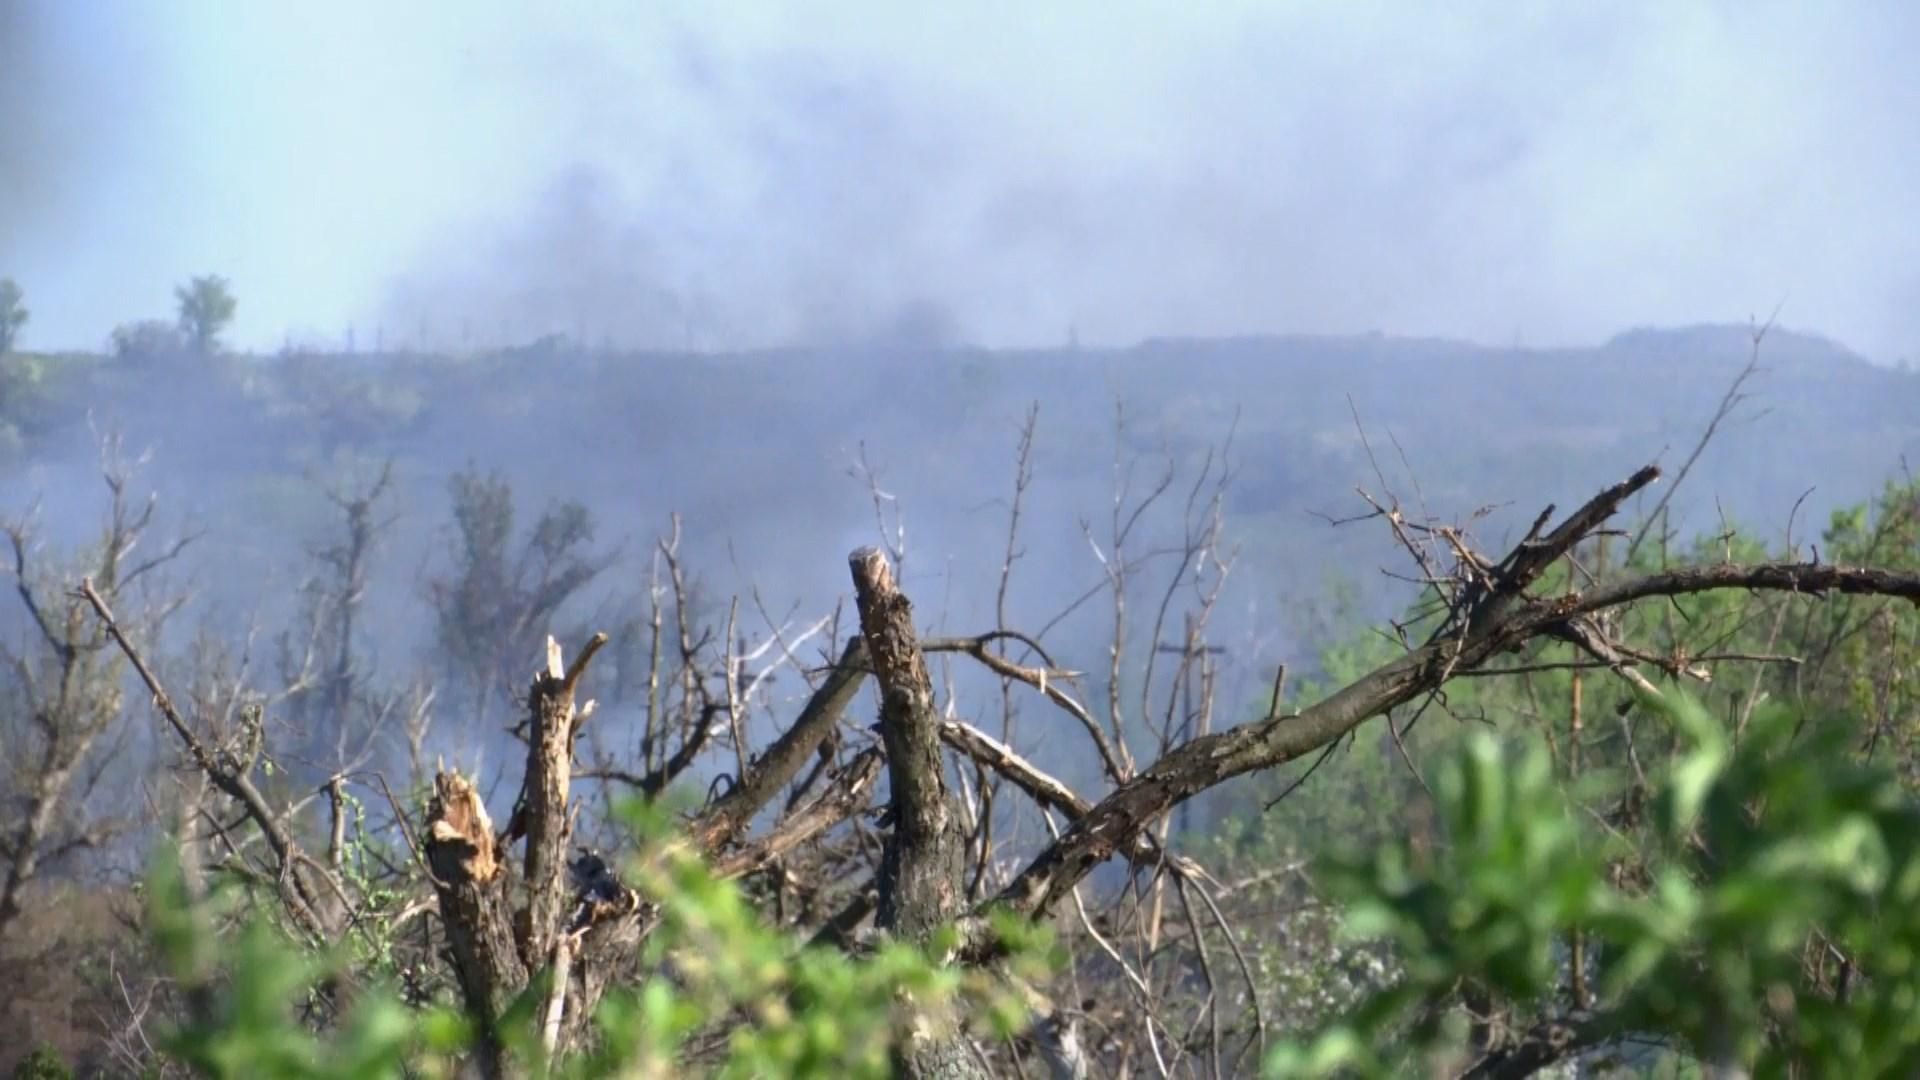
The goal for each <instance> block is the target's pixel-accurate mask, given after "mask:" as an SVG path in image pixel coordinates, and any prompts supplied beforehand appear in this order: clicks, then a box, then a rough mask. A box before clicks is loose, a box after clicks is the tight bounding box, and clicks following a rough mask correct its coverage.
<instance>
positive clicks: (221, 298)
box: [173, 274, 239, 356]
mask: <svg viewBox="0 0 1920 1080" xmlns="http://www.w3.org/2000/svg"><path fill="white" fill-rule="evenodd" d="M173 295H174V299H175V300H176V301H178V303H179V309H180V333H181V334H182V335H183V336H185V337H186V339H187V341H188V343H189V344H191V345H192V346H193V351H194V352H197V353H199V354H200V355H202V356H212V355H213V354H214V353H216V352H218V351H220V334H221V332H222V331H224V330H226V328H227V325H228V324H229V323H231V322H233V312H234V309H235V308H237V307H239V301H237V300H235V299H234V298H233V293H232V291H231V290H230V289H229V288H228V287H227V279H226V278H223V277H221V276H219V275H218V274H205V275H202V276H200V277H197V278H194V279H193V280H192V281H190V282H188V283H187V284H185V285H181V286H179V287H177V288H175V289H174V290H173Z"/></svg>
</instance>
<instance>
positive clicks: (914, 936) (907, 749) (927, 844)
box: [847, 547, 986, 1080]
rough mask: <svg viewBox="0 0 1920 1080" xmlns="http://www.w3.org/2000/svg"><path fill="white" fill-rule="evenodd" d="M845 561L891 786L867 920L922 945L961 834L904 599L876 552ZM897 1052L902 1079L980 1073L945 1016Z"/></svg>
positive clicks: (937, 921)
mask: <svg viewBox="0 0 1920 1080" xmlns="http://www.w3.org/2000/svg"><path fill="white" fill-rule="evenodd" d="M847 561H848V564H849V566H850V567H851V569H852V571H853V585H854V594H855V601H856V603H857V604H858V606H859V609H860V632H861V636H862V637H863V638H864V639H865V640H866V644H867V655H868V657H869V658H871V660H872V663H873V672H874V678H875V681H876V682H877V683H878V684H879V687H880V741H881V744H882V746H884V747H885V749H886V754H887V774H888V779H889V783H890V786H891V789H892V793H891V801H890V804H889V816H890V817H891V819H892V823H893V829H892V832H891V833H889V834H888V837H887V842H886V849H885V852H884V853H883V855H882V859H881V865H880V880H879V884H880V899H879V907H878V909H877V911H876V913H875V917H874V918H875V923H876V925H877V926H878V927H879V929H880V930H882V931H884V932H887V933H891V934H895V935H898V936H899V937H901V938H904V939H906V940H908V941H913V942H916V943H921V944H924V943H926V942H927V941H929V940H930V939H931V938H932V936H933V934H934V933H935V931H937V930H939V929H940V928H941V927H943V926H946V925H948V924H950V923H951V922H952V921H953V920H954V918H955V917H956V916H957V915H959V914H960V911H961V906H962V900H963V893H962V887H961V869H962V864H963V859H964V856H965V847H966V838H965V836H964V834H963V831H962V830H961V828H960V826H959V817H958V814H957V813H956V808H955V807H954V805H953V800H952V798H951V796H950V795H949V793H948V791H947V782H946V775H945V771H944V764H943V762H942V759H941V752H940V718H939V715H938V714H937V713H936V712H935V711H934V707H933V682H932V680H931V679H929V678H928V676H927V662H926V657H925V656H923V655H922V653H921V651H920V643H919V640H918V638H917V637H916V636H915V634H914V630H913V605H912V604H911V603H909V602H908V600H907V598H906V596H905V594H903V593H901V592H900V590H899V588H898V587H897V586H896V585H895V583H894V580H893V570H892V568H891V567H890V566H889V565H888V564H887V558H886V556H885V555H883V554H882V553H881V552H880V551H879V550H878V549H876V548H870V547H868V548H860V549H859V550H857V551H855V552H854V553H853V554H852V555H850V556H849V557H848V560H847ZM896 1053H897V1058H896V1062H895V1064H896V1067H897V1068H898V1070H899V1071H900V1072H901V1073H902V1074H904V1075H906V1076H910V1077H920V1078H932V1077H939V1078H942V1080H948V1078H959V1077H968V1078H972V1077H984V1076H985V1075H986V1073H985V1072H984V1071H983V1070H982V1069H981V1067H980V1065H979V1062H978V1059H977V1058H976V1057H975V1055H974V1054H973V1052H972V1050H971V1048H970V1047H968V1046H967V1041H966V1036H965V1035H964V1033H963V1032H962V1031H961V1030H960V1025H959V1023H958V1018H957V1017H954V1016H951V1015H943V1014H939V1013H934V1012H928V1011H921V1012H920V1013H919V1014H918V1015H916V1016H915V1017H914V1023H913V1028H912V1030H911V1031H910V1032H909V1034H908V1037H907V1040H906V1042H905V1044H904V1045H902V1046H901V1047H900V1048H899V1049H898V1050H897V1052H896Z"/></svg>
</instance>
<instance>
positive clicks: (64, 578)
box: [0, 437, 192, 937]
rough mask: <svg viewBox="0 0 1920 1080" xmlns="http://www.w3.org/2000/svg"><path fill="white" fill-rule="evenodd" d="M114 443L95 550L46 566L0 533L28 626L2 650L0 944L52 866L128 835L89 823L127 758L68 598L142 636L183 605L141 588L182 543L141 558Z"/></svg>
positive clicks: (108, 676)
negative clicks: (5, 677)
mask: <svg viewBox="0 0 1920 1080" xmlns="http://www.w3.org/2000/svg"><path fill="white" fill-rule="evenodd" d="M136 464H137V463H130V462H128V461H126V460H124V459H123V457H122V454H121V447H120V443H119V440H118V439H117V438H112V437H110V438H108V439H106V440H104V441H103V444H102V448H101V473H102V477H103V479H104V480H105V482H106V487H107V492H108V495H109V505H108V511H107V517H106V522H105V524H104V526H103V528H102V530H101V536H100V539H99V541H98V542H97V543H96V544H95V545H94V546H93V547H92V549H91V550H89V551H87V552H86V553H84V554H83V555H81V556H79V557H78V558H76V559H75V560H73V563H72V564H71V565H61V564H60V562H59V560H57V559H53V558H50V557H49V556H48V553H47V552H46V551H45V550H44V549H43V548H42V547H40V545H39V544H38V543H37V540H36V534H35V531H34V525H33V521H32V518H31V516H29V517H28V518H27V519H24V520H19V521H12V522H7V523H5V524H4V525H0V532H4V533H5V535H6V538H7V542H8V546H9V553H10V556H11V558H10V561H9V565H8V567H7V569H8V571H9V572H10V574H11V576H12V578H13V591H14V594H15V596H16V597H17V598H18V599H19V602H20V607H21V609H22V610H23V611H24V612H25V614H26V617H27V618H26V624H27V631H26V634H25V637H24V640H23V641H21V642H19V643H17V644H15V643H8V644H4V645H0V660H4V662H5V663H6V665H7V667H8V668H9V673H10V674H11V676H12V680H11V685H10V687H9V693H10V695H11V696H13V697H14V701H13V702H11V703H10V704H11V706H12V707H10V708H8V709H7V711H6V716H7V720H6V723H7V725H8V730H7V731H6V734H5V743H6V746H7V748H8V751H7V756H8V766H9V768H8V771H7V773H6V775H5V777H4V783H5V786H6V798H7V802H8V803H9V804H10V805H11V806H12V807H13V808H14V809H13V810H12V811H10V812H9V814H8V815H7V825H6V826H5V831H4V833H0V858H4V860H5V862H6V868H7V869H6V876H5V879H4V883H0V937H4V935H5V933H6V930H7V928H8V927H9V926H11V925H12V923H13V922H14V920H15V919H16V918H17V917H18V916H19V915H20V913H21V910H22V903H23V899H24V893H25V890H26V889H27V887H28V886H29V885H30V884H31V883H32V882H33V881H34V879H35V878H36V877H37V876H38V875H39V873H40V872H41V870H42V869H43V868H45V867H46V866H48V865H50V864H54V863H57V862H58V861H59V860H61V859H63V858H65V857H66V856H69V855H71V854H73V853H75V852H78V851H82V850H86V849H91V848H98V847H101V846H102V845H104V844H105V843H106V842H107V841H108V840H109V839H110V838H111V837H113V836H114V835H115V834H116V833H118V832H119V831H120V830H121V829H123V828H124V827H125V826H126V825H127V824H128V823H127V822H126V821H125V820H123V819H119V818H115V817H111V816H107V817H96V816H94V811H93V808H94V807H95V806H96V805H97V803H98V802H99V801H100V800H96V799H95V798H94V796H95V795H96V793H98V792H99V791H100V785H101V784H102V782H103V781H104V780H105V778H106V777H107V776H108V775H109V770H111V769H112V768H113V767H114V766H115V765H116V764H117V763H119V759H120V757H121V756H122V755H123V752H124V751H125V749H126V747H127V745H128V742H129V739H128V737H127V736H128V734H129V733H128V732H127V731H126V729H125V727H124V725H123V724H122V722H121V721H122V713H121V706H122V702H123V696H122V688H121V680H122V678H123V676H124V674H125V671H126V668H125V665H124V663H123V662H122V661H121V659H120V657H119V655H118V654H117V653H116V652H115V650H114V648H113V642H112V641H111V639H110V638H109V636H108V634H107V632H106V631H105V630H104V629H103V628H102V627H101V626H100V625H99V624H97V623H96V622H95V621H94V620H93V619H92V618H91V616H90V615H89V614H88V612H87V610H86V605H85V604H84V603H83V602H82V601H81V600H79V599H78V598H77V597H75V596H73V595H72V590H73V587H74V585H75V584H76V583H77V582H78V581H80V580H82V579H87V580H92V581H94V582H96V583H97V588H98V589H99V590H100V591H101V594H102V595H103V596H109V597H113V598H115V599H121V598H124V599H125V601H126V602H127V605H128V606H131V607H133V608H134V609H135V610H136V611H137V612H138V615H137V620H138V625H139V626H140V627H141V628H142V630H143V632H146V633H151V632H153V631H154V630H157V629H158V627H159V626H160V624H161V623H162V622H163V621H164V620H165V619H166V618H167V616H168V615H170V614H172V613H173V612H174V611H175V610H176V609H177V608H178V607H179V605H180V604H181V603H182V602H183V601H184V597H183V596H178V595H174V596H159V595H156V594H154V593H150V592H149V591H148V590H147V589H146V586H147V585H148V584H150V583H151V582H152V581H153V580H154V579H155V578H156V576H157V573H158V572H159V571H161V570H162V569H163V568H165V567H166V566H167V565H168V564H169V563H171V562H172V561H173V560H174V559H175V558H177V557H178V556H179V555H180V553H181V551H182V550H183V549H184V548H185V547H186V545H187V544H188V543H189V542H191V540H192V537H190V536H189V537H185V538H182V539H180V540H177V541H175V542H174V543H173V544H171V545H168V546H165V547H161V548H157V549H154V550H151V551H148V550H143V545H146V546H151V540H150V538H149V535H148V534H149V533H150V532H151V530H152V526H153V516H154V509H155V501H154V500H153V499H152V498H148V499H147V500H145V501H137V500H135V499H133V498H132V497H131V496H130V494H129V491H128V486H129V484H130V483H131V482H132V476H133V473H134V467H135V465H136Z"/></svg>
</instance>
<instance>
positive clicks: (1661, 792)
mask: <svg viewBox="0 0 1920 1080" xmlns="http://www.w3.org/2000/svg"><path fill="white" fill-rule="evenodd" d="M1644 704H1645V705H1646V706H1647V707H1648V708H1650V709H1651V710H1652V711H1653V712H1655V713H1656V714H1657V715H1659V716H1662V717H1664V718H1666V720H1667V721H1669V722H1670V724H1671V725H1672V728H1673V730H1674V733H1675V735H1676V736H1677V737H1678V738H1679V739H1680V740H1681V742H1682V745H1683V751H1682V752H1681V753H1680V754H1679V755H1677V756H1676V757H1675V758H1674V759H1673V761H1672V763H1671V765H1670V766H1669V767H1668V768H1667V769H1665V770H1664V772H1663V773H1662V774H1661V775H1660V776H1658V777H1657V778H1655V779H1654V780H1653V785H1652V790H1651V798H1650V799H1649V801H1648V803H1647V809H1648V813H1647V815H1646V820H1645V821H1644V823H1643V824H1642V825H1641V826H1640V827H1639V828H1637V829H1636V828H1633V827H1632V823H1630V822H1600V821H1596V819H1595V816H1594V815H1592V814H1589V813H1587V812H1586V811H1585V810H1583V809H1582V808H1581V807H1580V806H1579V805H1578V803H1577V802H1576V801H1575V800H1574V798H1573V797H1572V795H1573V794H1574V793H1570V792H1568V791H1567V790H1565V788H1564V787H1563V786H1562V785H1561V784H1560V783H1558V782H1557V781H1556V780H1555V777H1554V772H1553V768H1552V765H1551V762H1550V759H1549V757H1548V755H1547V752H1546V750H1545V749H1544V748H1543V747H1542V746H1541V745H1540V744H1539V743H1537V742H1533V741H1526V742H1520V743H1503V742H1501V741H1499V740H1498V739H1496V738H1495V737H1494V736H1493V735H1491V734H1489V733H1486V732H1484V731H1483V732H1477V733H1475V734H1473V735H1472V736H1471V737H1469V738H1468V740H1467V741H1466V745H1465V747H1464V748H1463V749H1462V751H1461V752H1459V753H1457V754H1455V755H1454V756H1452V757H1451V758H1450V759H1449V760H1448V761H1447V762H1446V763H1445V765H1444V767H1442V768H1441V769H1440V770H1439V771H1438V773H1437V777H1436V779H1437V783H1436V796H1437V802H1438V806H1439V812H1440V816H1441V820H1442V822H1443V825H1444V830H1445V837H1446V842H1445V843H1444V844H1442V845H1440V846H1439V847H1438V848H1437V849H1436V850H1435V851H1433V852H1432V853H1431V855H1430V857H1428V858H1426V859H1424V860H1423V859H1421V858H1420V857H1418V856H1417V855H1416V852H1415V850H1414V849H1413V847H1412V846H1411V845H1410V844H1408V843H1406V842H1404V841H1402V842H1394V843H1388V844H1385V845H1382V846H1380V847H1378V848H1377V849H1375V850H1373V851H1371V852H1360V851H1354V852H1349V853H1347V854H1346V855H1345V856H1342V857H1338V858H1335V859H1332V860H1329V861H1328V863H1327V864H1326V866H1325V867H1324V880H1325V881H1326V883H1327V884H1328V887H1329V888H1330V889H1331V890H1332V891H1333V893H1334V894H1335V895H1336V896H1338V897H1339V898H1340V899H1342V900H1343V901H1345V903H1346V904H1347V905H1348V921H1347V931H1348V932H1349V933H1350V934H1352V935H1354V936H1355V937H1358V938H1361V939H1367V940H1374V941H1380V942H1385V943H1388V944H1390V945H1391V947H1392V949H1393V951H1394V953H1395V954H1396V956H1397V957H1398V958H1399V961H1400V963H1401V965H1402V968H1403V970H1404V976H1403V977H1402V978H1401V980H1400V981H1399V982H1398V983H1397V984H1395V985H1394V986H1392V987H1390V988H1388V989H1386V990H1384V991H1382V992H1380V993H1378V994H1375V995H1373V996H1371V997H1370V998H1369V999H1368V1000H1367V1001H1365V1002H1364V1003H1363V1004H1362V1005H1361V1006H1360V1007H1359V1008H1358V1009H1356V1010H1355V1011H1353V1012H1352V1013H1350V1014H1348V1015H1346V1016H1344V1017H1342V1018H1341V1019H1340V1020H1338V1021H1336V1022H1334V1023H1332V1024H1329V1025H1327V1026H1325V1027H1323V1028H1322V1029H1321V1030H1319V1031H1317V1032H1315V1033H1313V1034H1311V1035H1310V1036H1309V1037H1307V1038H1303V1039H1299V1040H1295V1041H1293V1042H1289V1043H1287V1044H1285V1045H1282V1046H1280V1047H1278V1048H1276V1049H1275V1050H1274V1052H1273V1053H1272V1054H1271V1056H1270V1057H1269V1059H1268V1062H1267V1064H1268V1070H1269V1072H1270V1074H1272V1075H1276V1076H1321V1075H1329V1074H1332V1073H1336V1072H1357V1073H1361V1074H1365V1075H1388V1074H1392V1073H1396V1072H1398V1071H1402V1070H1404V1069H1406V1068H1407V1067H1408V1066H1409V1065H1410V1064H1412V1063H1414V1062H1415V1061H1419V1060H1421V1059H1427V1060H1432V1059H1435V1058H1439V1057H1443V1056H1445V1055H1449V1054H1457V1053H1458V1052H1459V1050H1460V1048H1461V1047H1465V1046H1469V1045H1472V1044H1474V1043H1475V1042H1480V1043H1482V1044H1483V1045H1482V1046H1480V1047H1477V1048H1476V1049H1477V1050H1483V1051H1485V1052H1486V1054H1487V1056H1488V1059H1489V1060H1493V1061H1500V1060H1510V1061H1512V1062H1515V1063H1517V1062H1519V1061H1521V1060H1529V1061H1533V1062H1537V1063H1538V1064H1542V1065H1544V1064H1545V1063H1547V1062H1549V1061H1552V1060H1553V1059H1555V1058H1557V1057H1560V1056H1562V1055H1570V1054H1581V1053H1589V1054H1597V1053H1600V1052H1602V1051H1605V1050H1607V1049H1608V1048H1612V1049H1614V1050H1616V1051H1620V1052H1624V1048H1625V1047H1626V1046H1627V1045H1629V1043H1631V1044H1635V1045H1640V1046H1648V1045H1652V1046H1656V1047H1661V1048H1664V1050H1665V1051H1666V1052H1668V1053H1671V1054H1678V1055H1681V1056H1684V1057H1687V1058H1692V1059H1695V1060H1697V1061H1701V1062H1703V1063H1720V1064H1731V1063H1739V1064H1742V1065H1745V1066H1749V1067H1750V1068H1751V1069H1752V1070H1753V1072H1754V1073H1755V1074H1756V1075H1785V1074H1788V1073H1790V1072H1791V1073H1796V1074H1806V1073H1811V1074H1812V1075H1822V1076H1842V1075H1845V1076H1875V1075H1893V1074H1900V1075H1912V1074H1913V1072H1914V1070H1915V1069H1916V1068H1920V1008H1917V1006H1920V976H1917V975H1916V969H1915V960H1916V957H1920V907H1917V906H1916V901H1920V806H1916V804H1915V802H1914V801H1913V799H1912V798H1911V797H1910V796H1909V795H1908V794H1907V792H1906V791H1905V790H1904V789H1903V788H1902V786H1901V784H1900V782H1899V780H1898V778H1897V777H1896V776H1895V775H1893V773H1892V772H1891V771H1889V770H1886V769H1881V768H1877V767H1875V766H1872V765H1870V764H1864V763H1861V762H1859V761H1858V760H1856V759H1855V757H1854V755H1853V754H1851V753H1850V752H1849V748H1848V745H1847V733H1846V731H1845V730H1843V729H1842V728H1841V727H1839V726H1837V725H1809V724H1803V723H1802V718H1801V717H1800V716H1797V715H1795V714H1794V713H1793V712H1792V711H1790V710H1788V709H1785V708H1781V707H1774V708H1770V709H1764V710H1762V711H1761V712H1760V713H1759V714H1758V715H1757V716H1755V718H1754V719H1753V720H1752V722H1751V723H1750V724H1749V726H1748V727H1747V728H1746V730H1745V732H1744V734H1743V736H1742V737H1741V738H1740V740H1739V741H1738V742H1737V743H1736V742H1735V741H1734V740H1733V738H1732V737H1731V732H1730V731H1729V730H1728V729H1727V728H1725V727H1723V726H1722V725H1721V724H1720V723H1719V722H1718V721H1716V720H1715V719H1714V718H1713V717H1712V716H1711V715H1709V714H1708V713H1707V712H1706V711H1705V710H1703V709H1702V708H1701V707H1700V706H1699V705H1698V704H1696V703H1695V702H1693V701H1691V700H1688V699H1685V698H1683V697H1681V696H1679V695H1678V694H1676V693H1669V694H1667V695H1665V696H1663V697H1660V698H1651V697H1649V698H1647V699H1645V700H1644ZM1597 782H1598V783H1605V782H1606V781H1605V779H1604V778H1602V779H1600V780H1599V781H1597ZM1575 933H1579V934H1581V935H1583V936H1584V940H1585V941H1586V942H1587V944H1588V948H1589V949H1590V952H1591V955H1592V957H1593V960H1594V971H1593V982H1592V1001H1591V1003H1590V1005H1588V1006H1586V1007H1583V1008H1579V1009H1568V1008H1556V1007H1555V1002H1556V999H1557V998H1558V997H1559V990H1560V988H1561V986H1562V984H1563V980H1564V979H1565V977H1566V975H1567V972H1566V963H1567V959H1568V948H1567V943H1568V942H1569V941H1570V940H1571V939H1572V936H1573V935H1574V934H1575ZM1463 987H1465V988H1469V992H1470V994H1471V995H1478V996H1479V997H1480V998H1481V999H1482V1000H1483V1001H1484V1002H1491V1003H1499V1004H1504V1005H1507V1006H1509V1007H1510V1008H1511V1009H1512V1010H1513V1013H1514V1015H1516V1016H1520V1017H1524V1018H1528V1019H1529V1020H1530V1021H1531V1024H1530V1025H1517V1026H1520V1027H1522V1028H1523V1030H1521V1031H1519V1032H1517V1033H1516V1034H1514V1035H1513V1036H1512V1037H1510V1038H1508V1039H1506V1040H1497V1039H1491V1040H1490V1039H1488V1038H1487V1037H1486V1033H1484V1032H1482V1033H1478V1037H1476V1033H1475V1032H1474V1031H1472V1030H1471V1026H1472V1025H1473V1023H1474V1019H1473V1018H1472V1017H1470V1016H1469V1015H1468V1011H1467V1010H1464V1009H1461V1008H1455V1007H1452V1002H1453V1000H1454V997H1453V995H1454V994H1455V993H1456V991H1458V990H1460V989H1461V988H1463ZM1479 1011H1482V1012H1483V1013H1484V1012H1485V1010H1484V1009H1483V1010H1479Z"/></svg>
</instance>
